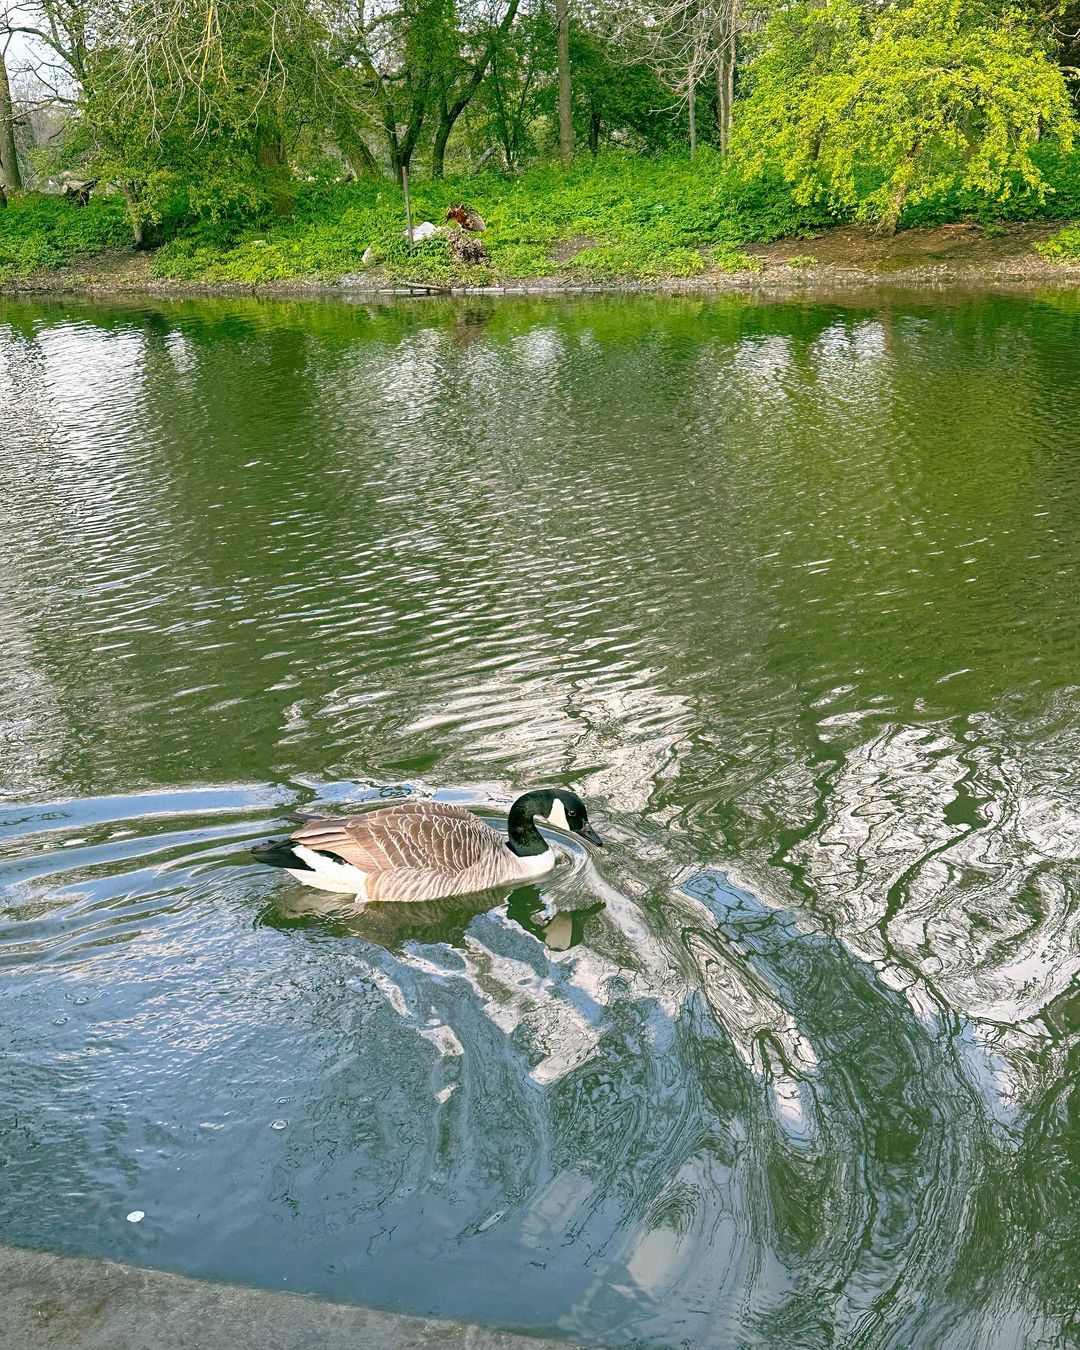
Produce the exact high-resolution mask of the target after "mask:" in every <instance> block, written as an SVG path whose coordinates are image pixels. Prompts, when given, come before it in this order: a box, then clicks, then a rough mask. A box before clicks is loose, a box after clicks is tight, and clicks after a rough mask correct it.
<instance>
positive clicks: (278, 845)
mask: <svg viewBox="0 0 1080 1350" xmlns="http://www.w3.org/2000/svg"><path fill="white" fill-rule="evenodd" d="M251 856H252V857H253V858H254V859H255V861H256V862H261V863H265V864H266V865H267V867H291V868H292V869H293V870H294V871H297V872H313V871H314V870H315V869H314V868H313V867H311V866H310V865H309V864H308V863H306V862H304V860H303V858H298V857H297V856H296V854H295V853H294V852H293V846H292V842H291V841H290V840H288V839H268V840H267V841H266V843H265V844H256V845H254V847H253V848H252V850H251Z"/></svg>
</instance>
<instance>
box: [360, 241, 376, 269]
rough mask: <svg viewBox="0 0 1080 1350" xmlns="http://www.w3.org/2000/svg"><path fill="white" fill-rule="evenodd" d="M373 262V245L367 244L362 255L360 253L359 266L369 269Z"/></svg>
mask: <svg viewBox="0 0 1080 1350" xmlns="http://www.w3.org/2000/svg"><path fill="white" fill-rule="evenodd" d="M374 261H375V245H374V244H368V246H367V248H366V249H364V251H363V253H361V255H360V266H361V267H370V266H371V264H372V263H373V262H374Z"/></svg>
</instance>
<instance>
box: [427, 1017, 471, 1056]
mask: <svg viewBox="0 0 1080 1350" xmlns="http://www.w3.org/2000/svg"><path fill="white" fill-rule="evenodd" d="M420 1035H421V1036H423V1038H424V1040H425V1041H430V1042H431V1044H432V1045H433V1046H434V1047H435V1048H436V1050H438V1052H439V1054H440V1055H444V1056H445V1055H463V1054H464V1053H465V1047H464V1046H463V1045H462V1044H461V1042H460V1041H459V1040H458V1038H457V1036H456V1035H455V1034H454V1032H453V1030H452V1028H450V1027H448V1026H446V1025H445V1024H444V1023H442V1022H439V1021H436V1020H435V1019H434V1018H433V1019H432V1020H431V1021H430V1022H429V1023H428V1024H427V1026H426V1027H424V1028H423V1029H422V1030H421V1032H420Z"/></svg>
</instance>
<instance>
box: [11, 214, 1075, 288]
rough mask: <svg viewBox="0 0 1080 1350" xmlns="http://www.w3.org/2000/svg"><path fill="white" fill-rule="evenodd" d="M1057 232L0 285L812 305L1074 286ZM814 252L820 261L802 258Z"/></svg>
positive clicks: (113, 257) (106, 271)
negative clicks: (549, 265)
mask: <svg viewBox="0 0 1080 1350" xmlns="http://www.w3.org/2000/svg"><path fill="white" fill-rule="evenodd" d="M1055 228H1056V224H1054V223H1046V222H1040V223H1033V224H1027V225H1018V226H1013V227H1011V228H1010V230H1009V231H1008V232H1007V233H1006V234H1005V236H1004V237H1001V238H999V237H996V236H989V237H988V236H987V235H986V234H984V233H983V232H982V231H980V230H978V229H977V228H976V227H974V226H944V227H937V228H934V229H915V230H910V231H906V232H905V233H904V234H903V235H897V236H893V237H890V238H887V239H883V238H881V237H880V236H873V235H871V234H868V233H867V232H860V231H856V230H853V229H851V228H843V229H837V230H833V231H828V232H826V234H824V235H822V236H819V237H818V238H817V239H815V240H799V239H795V240H780V241H778V242H777V243H774V244H769V245H758V246H756V247H751V249H750V252H751V254H752V255H753V256H754V260H755V266H754V269H753V270H750V269H747V270H744V271H741V272H724V271H721V270H719V269H717V268H713V269H710V270H709V271H706V272H702V273H699V274H698V275H696V276H693V277H659V278H654V279H648V280H643V279H633V278H627V279H618V278H609V279H603V280H596V279H593V280H589V279H583V278H581V277H570V276H566V275H565V274H553V275H552V276H549V277H542V278H528V279H514V278H509V277H503V278H500V279H498V280H497V281H496V280H493V281H492V283H491V284H490V285H483V286H476V285H458V284H439V283H434V282H431V283H411V284H400V283H395V282H393V281H391V280H388V279H387V278H386V277H385V276H382V275H380V274H379V273H377V272H371V273H357V274H353V275H347V276H343V277H340V278H337V279H335V280H321V279H314V278H306V279H305V278H295V279H289V280H280V281H267V282H260V283H257V284H251V283H239V282H206V281H173V280H167V279H163V278H158V277H154V276H152V275H151V274H150V270H149V269H150V255H148V254H135V253H132V252H130V251H124V250H115V251H113V252H111V253H105V254H94V255H90V256H88V257H84V258H81V259H78V260H75V261H73V262H72V263H71V264H69V265H68V266H66V267H63V268H60V269H58V270H56V271H51V272H37V273H33V274H31V275H30V276H27V277H22V278H18V279H12V280H9V281H7V282H5V283H4V284H2V285H0V296H5V297H9V298H28V297H42V298H49V297H53V298H56V297H63V296H81V297H87V298H91V299H103V300H108V299H119V298H122V297H128V296H130V297H140V296H142V297H150V298H154V299H159V300H169V299H178V300H182V299H202V298H215V297H220V298H251V297H253V296H254V297H264V298H266V299H270V300H274V299H276V300H301V299H311V300H331V299H338V300H346V301H352V302H359V303H363V302H365V301H379V300H387V299H394V300H397V299H402V298H408V297H413V296H429V297H430V296H443V297H446V296H450V297H476V296H514V297H518V298H530V297H533V298H544V297H560V296H575V295H607V296H613V295H672V296H699V297H706V296H710V295H745V296H750V297H757V298H762V299H779V300H787V299H791V300H798V299H807V300H813V299H816V298H833V297H835V296H837V295H842V294H852V295H856V294H861V295H864V296H867V295H871V294H873V293H875V292H886V291H889V292H895V291H917V292H942V293H943V292H948V291H966V292H980V291H981V292H986V291H1031V290H1032V289H1033V288H1039V287H1044V288H1052V289H1066V290H1067V289H1072V288H1075V287H1078V286H1080V259H1078V260H1076V261H1070V262H1059V261H1051V260H1050V259H1047V258H1044V257H1042V256H1041V255H1040V254H1039V253H1038V252H1036V250H1035V244H1036V243H1038V242H1041V241H1042V240H1043V239H1045V238H1046V237H1048V235H1049V234H1050V233H1051V232H1052V231H1053V230H1054V229H1055ZM809 248H814V249H816V250H817V252H819V253H823V254H824V256H823V257H821V258H811V257H807V254H806V250H807V249H809Z"/></svg>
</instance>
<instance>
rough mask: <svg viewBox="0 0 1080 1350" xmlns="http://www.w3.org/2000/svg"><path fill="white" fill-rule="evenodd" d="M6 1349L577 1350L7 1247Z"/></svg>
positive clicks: (0, 1259) (2, 1259)
mask: <svg viewBox="0 0 1080 1350" xmlns="http://www.w3.org/2000/svg"><path fill="white" fill-rule="evenodd" d="M0 1286H2V1287H3V1290H4V1299H3V1311H4V1338H3V1340H4V1345H5V1346H6V1347H7V1348H8V1350H146V1347H147V1346H153V1347H154V1350H236V1347H237V1346H245V1345H251V1346H254V1345H258V1346H273V1347H274V1350H310V1347H311V1346H313V1345H318V1346H319V1347H320V1350H553V1347H560V1348H561V1350H580V1347H577V1346H575V1345H574V1344H573V1343H571V1342H569V1341H563V1340H559V1341H553V1340H548V1339H545V1338H542V1337H540V1338H538V1337H534V1336H528V1335H522V1334H518V1333H514V1332H504V1331H496V1330H492V1329H489V1328H487V1327H481V1326H476V1325H472V1324H467V1323H459V1322H442V1321H437V1320H435V1319H433V1318H424V1317H407V1316H404V1315H401V1314H398V1313H390V1312H380V1311H377V1310H376V1309H373V1308H364V1307H354V1306H352V1305H348V1304H340V1303H324V1302H321V1301H319V1300H317V1299H314V1298H310V1297H308V1296H306V1295H303V1294H294V1293H278V1292H273V1291H270V1290H262V1289H252V1288H248V1287H246V1286H243V1285H232V1284H216V1283H214V1282H212V1281H209V1280H193V1279H189V1278H187V1277H186V1276H182V1275H171V1274H168V1273H166V1272H164V1271H158V1270H148V1269H144V1268H142V1267H138V1266H129V1265H121V1264H120V1263H118V1262H115V1261H100V1260H95V1259H92V1258H89V1257H75V1256H56V1255H54V1254H53V1253H50V1252H39V1251H31V1250H28V1249H25V1248H21V1247H6V1246H0Z"/></svg>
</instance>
